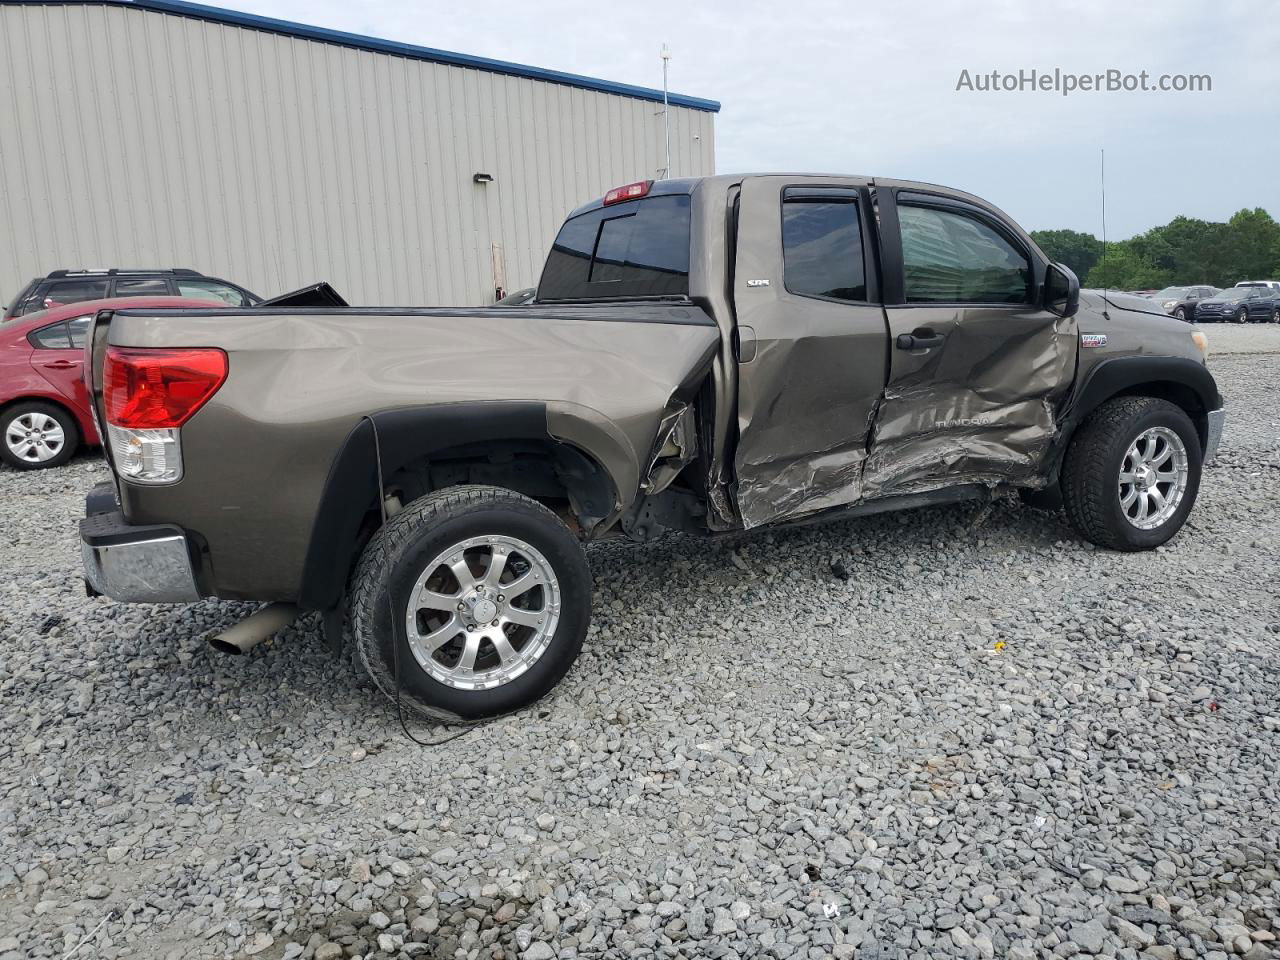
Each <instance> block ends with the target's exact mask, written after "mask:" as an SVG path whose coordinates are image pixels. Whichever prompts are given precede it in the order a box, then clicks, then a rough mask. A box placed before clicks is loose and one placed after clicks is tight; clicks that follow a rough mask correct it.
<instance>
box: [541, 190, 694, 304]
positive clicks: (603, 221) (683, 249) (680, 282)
mask: <svg viewBox="0 0 1280 960" xmlns="http://www.w3.org/2000/svg"><path fill="white" fill-rule="evenodd" d="M688 293H689V196H688V195H687V194H673V195H669V196H657V197H646V198H645V199H643V200H632V201H628V202H626V203H619V204H614V205H612V206H608V207H601V208H600V209H598V210H590V211H588V212H586V213H583V214H580V215H578V216H576V217H573V218H572V219H570V220H568V221H566V222H565V225H564V226H563V227H561V228H560V233H559V235H558V236H557V237H556V241H555V243H554V244H553V245H552V248H551V253H550V254H549V255H548V256H547V264H546V267H545V268H544V269H543V271H542V281H541V282H540V284H539V285H538V299H539V300H540V301H541V300H599V299H618V298H626V297H668V296H686V295H688Z"/></svg>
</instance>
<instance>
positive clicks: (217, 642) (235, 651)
mask: <svg viewBox="0 0 1280 960" xmlns="http://www.w3.org/2000/svg"><path fill="white" fill-rule="evenodd" d="M209 646H211V647H213V649H215V650H217V651H218V652H219V653H225V654H229V655H230V656H233V657H239V656H243V655H244V654H245V653H246V652H247V648H246V649H244V650H242V649H241V648H240V647H238V646H236V645H235V644H234V643H228V642H227V641H226V640H224V639H222V634H218V635H217V636H213V637H210V638H209Z"/></svg>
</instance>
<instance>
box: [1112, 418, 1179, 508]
mask: <svg viewBox="0 0 1280 960" xmlns="http://www.w3.org/2000/svg"><path fill="white" fill-rule="evenodd" d="M1188 463H1189V458H1188V457H1187V448H1186V445H1185V444H1184V443H1183V442H1182V438H1181V437H1180V436H1178V434H1177V433H1175V432H1174V431H1173V430H1170V429H1169V428H1168V427H1151V428H1149V429H1147V430H1144V431H1143V432H1142V433H1140V434H1138V438H1137V439H1136V440H1134V441H1133V443H1132V444H1131V445H1130V446H1129V449H1128V450H1127V451H1126V452H1125V455H1124V460H1123V461H1121V464H1120V484H1119V487H1120V491H1119V495H1120V509H1121V511H1122V512H1123V513H1124V515H1125V519H1126V520H1128V521H1129V522H1130V523H1131V524H1133V525H1134V526H1135V527H1137V528H1138V529H1139V530H1153V529H1155V528H1156V527H1158V526H1160V525H1161V524H1163V523H1164V522H1165V521H1166V520H1168V519H1169V518H1170V517H1172V516H1173V515H1174V513H1175V512H1177V509H1178V506H1179V505H1180V504H1181V503H1182V498H1183V496H1184V495H1185V494H1186V492H1187V469H1188V467H1187V465H1188Z"/></svg>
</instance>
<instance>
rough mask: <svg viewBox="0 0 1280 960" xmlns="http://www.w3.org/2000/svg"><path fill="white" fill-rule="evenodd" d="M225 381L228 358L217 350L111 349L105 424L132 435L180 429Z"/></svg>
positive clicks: (105, 367)
mask: <svg viewBox="0 0 1280 960" xmlns="http://www.w3.org/2000/svg"><path fill="white" fill-rule="evenodd" d="M226 379H227V355H226V354H225V353H223V352H222V351H221V350H218V349H216V348H213V347H200V348H191V349H172V350H137V349H132V348H129V347H108V348H107V359H106V362H105V363H104V364H103V369H102V399H103V404H104V405H105V406H106V411H107V422H108V423H111V424H114V425H115V426H117V427H128V428H130V429H134V430H147V429H163V428H173V427H180V426H182V425H183V424H184V423H186V422H187V421H188V420H189V419H191V415H192V414H194V413H195V412H196V411H197V410H199V409H200V407H201V406H202V405H203V404H204V402H205V401H206V400H208V399H209V398H210V397H211V396H213V395H214V393H215V392H217V389H218V388H219V387H220V386H222V383H223V381H224V380H226Z"/></svg>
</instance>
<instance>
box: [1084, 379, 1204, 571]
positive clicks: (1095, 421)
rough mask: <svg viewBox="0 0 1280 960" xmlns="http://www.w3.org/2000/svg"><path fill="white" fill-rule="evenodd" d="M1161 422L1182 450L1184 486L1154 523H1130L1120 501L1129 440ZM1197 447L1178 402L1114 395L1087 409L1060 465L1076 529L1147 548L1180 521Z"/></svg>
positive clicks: (1196, 481) (1190, 499)
mask: <svg viewBox="0 0 1280 960" xmlns="http://www.w3.org/2000/svg"><path fill="white" fill-rule="evenodd" d="M1158 426H1160V427H1167V428H1169V429H1170V430H1172V431H1173V432H1174V433H1176V434H1177V435H1178V437H1179V439H1181V440H1182V443H1183V446H1184V447H1185V448H1186V453H1187V486H1186V489H1185V491H1184V492H1183V496H1182V501H1181V503H1180V504H1179V505H1178V508H1177V509H1176V510H1175V511H1174V512H1173V513H1172V515H1170V516H1169V517H1168V518H1167V519H1166V520H1165V521H1164V522H1163V523H1161V524H1160V525H1159V526H1158V527H1153V528H1151V529H1149V530H1143V529H1140V528H1138V527H1136V526H1134V525H1133V524H1132V523H1131V522H1130V521H1129V519H1128V517H1127V516H1126V515H1125V512H1124V510H1123V509H1122V508H1121V505H1120V486H1119V484H1120V480H1119V477H1120V470H1121V466H1122V464H1123V462H1124V458H1125V454H1126V451H1128V449H1129V447H1130V445H1131V444H1132V443H1133V442H1134V441H1135V440H1136V439H1137V438H1138V437H1139V436H1140V435H1141V434H1142V433H1143V432H1144V431H1146V430H1148V429H1150V428H1151V427H1158ZM1202 453H1203V452H1202V450H1201V448H1200V437H1199V435H1198V434H1197V433H1196V428H1195V426H1194V425H1193V424H1192V422H1191V419H1190V418H1189V417H1188V416H1187V415H1186V413H1185V412H1183V410H1182V409H1181V408H1180V407H1177V406H1175V405H1174V404H1172V403H1169V402H1168V401H1167V400H1158V399H1156V398H1154V397H1117V398H1116V399H1114V400H1109V401H1107V402H1106V403H1104V404H1103V405H1102V406H1100V407H1099V408H1098V409H1097V410H1095V411H1094V412H1093V413H1092V414H1090V416H1089V419H1088V420H1086V421H1085V422H1084V423H1083V424H1082V425H1081V427H1080V429H1079V430H1077V431H1076V434H1075V436H1074V437H1072V438H1071V445H1070V446H1069V447H1068V448H1067V456H1066V460H1065V462H1064V463H1063V465H1062V480H1061V486H1062V499H1063V504H1064V506H1065V507H1066V512H1067V517H1068V519H1069V520H1070V521H1071V525H1072V526H1073V527H1075V528H1076V531H1077V532H1078V533H1079V534H1080V535H1081V536H1082V537H1084V538H1085V539H1086V540H1088V541H1090V542H1091V543H1096V544H1097V545H1098V546H1100V547H1108V548H1109V549H1112V550H1123V551H1136V550H1151V549H1153V548H1154V547H1158V546H1160V544H1162V543H1166V542H1167V541H1168V540H1169V539H1170V538H1172V537H1173V535H1174V534H1176V533H1177V532H1178V531H1179V530H1180V529H1181V528H1182V525H1183V523H1185V522H1186V519H1187V515H1188V514H1189V513H1190V512H1191V508H1192V507H1193V506H1194V505H1195V501H1196V494H1197V493H1198V492H1199V490H1200V467H1201V457H1202Z"/></svg>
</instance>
